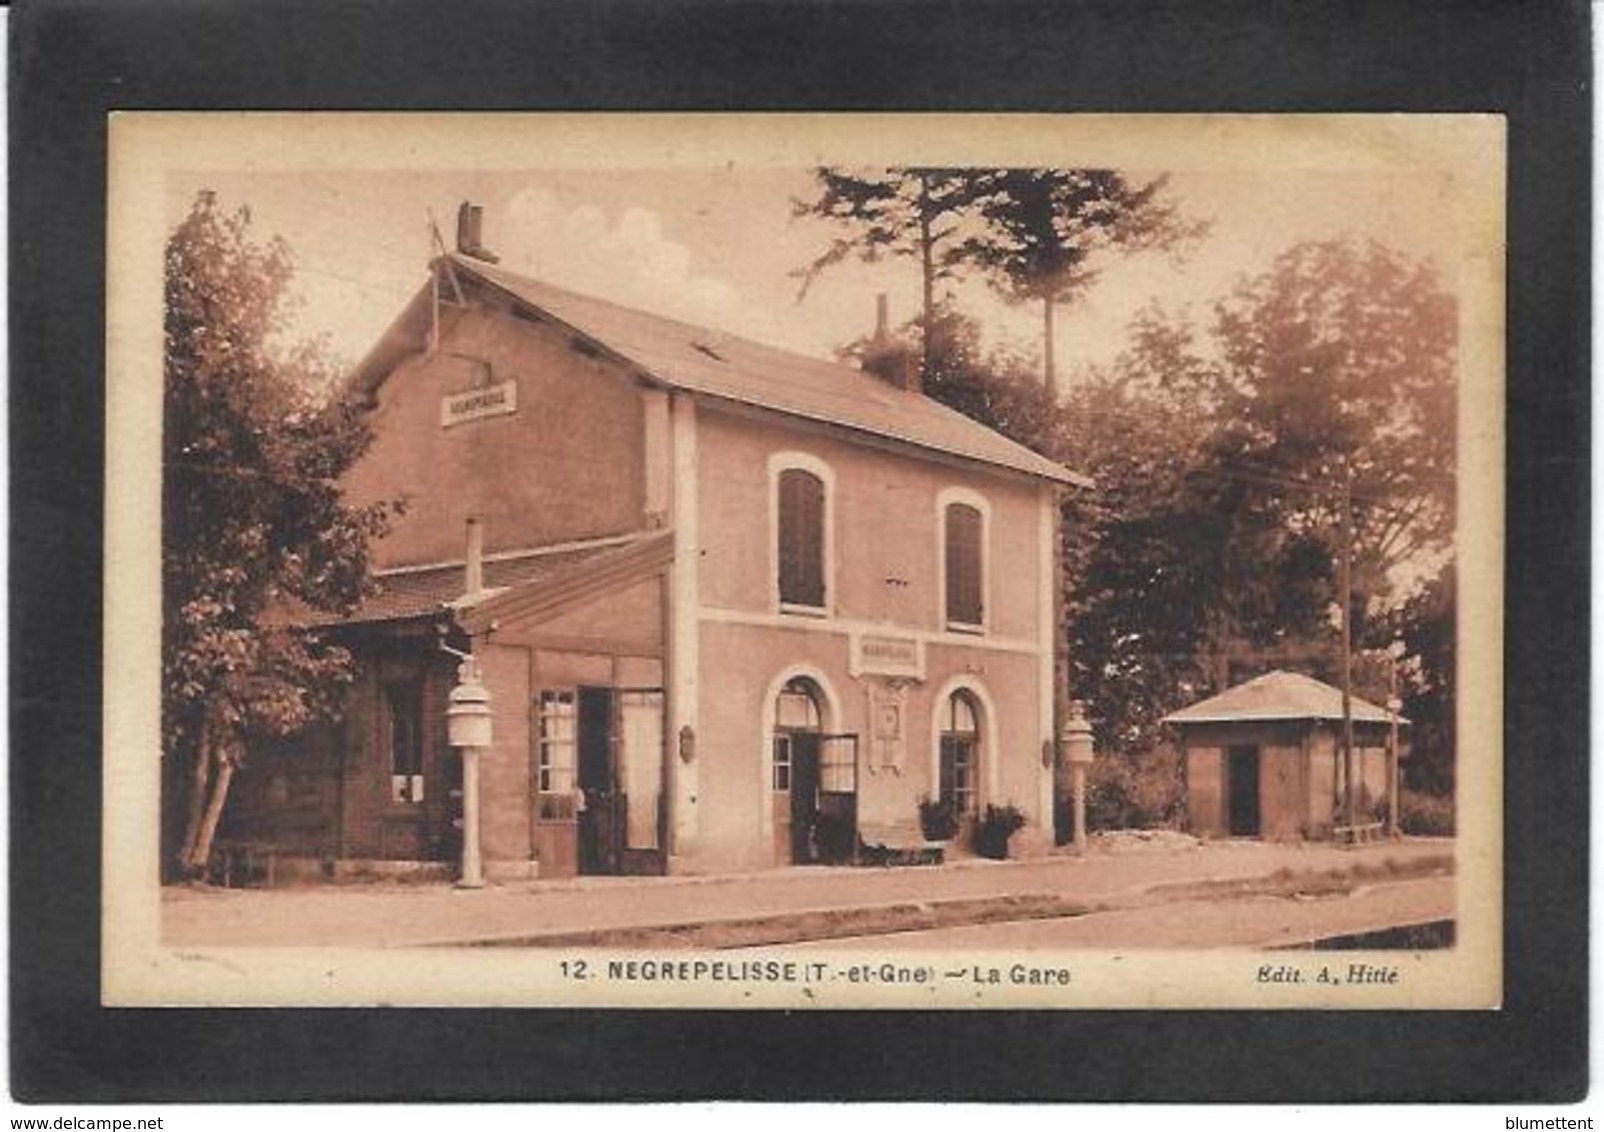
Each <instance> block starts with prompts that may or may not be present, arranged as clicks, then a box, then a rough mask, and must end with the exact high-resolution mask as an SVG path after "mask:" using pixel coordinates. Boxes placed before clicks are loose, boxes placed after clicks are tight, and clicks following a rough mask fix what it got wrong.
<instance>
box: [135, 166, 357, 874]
mask: <svg viewBox="0 0 1604 1132" xmlns="http://www.w3.org/2000/svg"><path fill="white" fill-rule="evenodd" d="M291 277H292V264H291V257H290V253H289V249H288V248H287V247H286V246H285V244H284V243H283V242H282V241H281V240H277V239H275V240H272V241H270V242H268V243H267V244H266V245H265V246H263V245H259V244H257V243H255V242H253V240H252V238H251V233H250V214H249V212H248V210H245V209H240V210H239V211H237V212H234V213H232V214H225V213H224V211H223V210H222V209H221V208H220V207H219V206H218V203H217V200H216V197H215V196H214V194H212V193H210V192H204V193H201V194H200V196H199V197H198V198H197V199H196V201H195V202H194V204H193V206H192V207H191V210H190V212H189V215H188V216H187V217H186V218H185V219H184V221H183V222H182V223H181V224H180V225H179V226H178V227H177V229H175V230H174V232H173V233H172V235H171V236H170V237H169V239H168V242H167V248H166V287H165V301H166V312H165V320H164V330H165V375H164V406H163V407H164V414H165V416H164V429H163V436H162V456H163V475H162V522H163V532H162V613H163V619H162V679H163V694H162V730H163V752H164V756H165V758H166V759H167V760H168V762H169V766H170V767H172V768H175V769H179V770H181V773H180V774H169V775H167V776H165V778H166V784H167V785H169V786H171V787H173V789H171V790H164V800H166V801H167V803H168V806H169V807H170V811H169V812H171V813H177V812H181V813H182V814H183V835H182V838H181V844H179V845H178V846H176V853H174V854H173V857H174V859H172V860H170V861H169V862H168V864H169V865H174V866H176V867H177V869H178V871H180V872H182V873H185V874H189V875H195V874H198V873H201V872H203V871H204V869H205V867H206V863H207V859H208V857H209V856H210V851H211V841H212V838H213V836H214V834H215V832H216V830H217V826H218V822H219V820H220V818H221V816H222V812H223V807H224V804H225V802H226V800H227V797H228V789H229V783H230V780H231V779H232V776H233V774H234V771H235V768H236V767H237V766H238V765H239V764H240V762H241V760H242V759H243V757H244V751H245V743H246V739H247V737H248V735H250V734H251V733H253V732H265V733H268V734H274V735H286V734H290V733H293V732H294V731H296V730H298V729H299V728H301V727H303V726H305V725H306V724H308V723H310V722H313V721H314V720H318V719H327V718H332V717H334V716H335V714H336V713H337V711H338V705H339V698H340V691H341V687H342V684H343V683H344V682H346V681H348V680H349V677H350V663H351V658H350V656H349V654H348V653H347V652H346V651H345V650H344V649H342V648H340V647H339V646H338V645H336V644H334V643H332V642H330V641H328V640H327V639H325V638H324V637H322V636H320V635H318V634H316V633H312V632H306V631H300V630H297V629H294V628H291V627H289V626H287V625H285V624H283V623H281V622H280V621H276V620H275V619H274V618H272V617H271V616H270V615H269V614H270V610H271V609H272V608H273V607H274V606H275V603H286V602H287V603H297V604H299V605H300V606H302V607H304V608H308V609H312V610H323V611H333V612H343V611H346V610H348V609H349V608H350V607H351V606H353V605H354V604H355V603H356V602H357V601H358V600H359V599H360V598H361V596H362V594H363V592H364V587H365V584H366V579H367V543H368V540H369V539H370V538H372V537H376V536H377V535H379V534H381V533H382V532H383V530H384V528H385V525H386V517H387V513H388V508H387V506H386V505H384V504H378V505H374V506H371V507H367V508H360V509H353V508H348V507H346V506H345V505H344V504H343V503H342V502H341V497H340V489H339V483H338V479H339V477H340V475H341V474H342V473H343V472H344V471H345V470H346V468H348V467H349V466H350V465H351V463H352V462H353V461H354V460H355V459H356V458H357V456H358V455H359V454H360V453H361V452H362V450H363V448H364V447H365V445H366V443H367V440H368V433H367V429H366V426H365V425H364V423H363V420H362V418H361V416H360V415H359V413H358V412H357V410H356V409H355V408H354V407H353V406H352V405H349V404H346V403H344V402H342V401H340V400H337V399H331V398H330V397H329V396H328V390H330V389H332V388H333V387H334V381H333V376H334V369H335V367H334V366H333V364H332V363H331V362H330V360H329V358H328V357H327V354H326V351H325V349H324V347H323V346H322V345H321V344H320V343H310V344H304V343H303V344H298V345H291V346H285V345H283V344H282V342H281V339H282V337H283V333H284V331H285V329H286V314H287V309H288V287H289V284H290V281H291ZM180 802H181V803H182V805H181V809H180V808H179V807H180Z"/></svg>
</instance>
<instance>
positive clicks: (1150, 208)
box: [951, 169, 1207, 392]
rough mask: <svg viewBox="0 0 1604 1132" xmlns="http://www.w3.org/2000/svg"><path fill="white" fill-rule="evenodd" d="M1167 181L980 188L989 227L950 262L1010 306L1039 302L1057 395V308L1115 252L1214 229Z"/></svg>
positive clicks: (1045, 178) (1022, 179)
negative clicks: (1188, 209) (986, 279)
mask: <svg viewBox="0 0 1604 1132" xmlns="http://www.w3.org/2000/svg"><path fill="white" fill-rule="evenodd" d="M1166 184H1167V179H1166V178H1164V177H1159V178H1155V179H1154V180H1151V181H1146V182H1134V181H1132V180H1130V179H1129V178H1127V177H1126V175H1125V174H1123V173H1121V172H1119V171H1118V170H1115V169H1004V170H1000V171H998V172H995V173H991V174H988V175H986V176H985V177H984V178H983V179H982V181H981V183H980V184H979V185H978V186H977V193H978V199H979V213H980V216H981V217H982V219H983V220H984V226H983V227H982V228H980V229H979V230H978V231H975V232H973V233H972V234H970V235H968V236H967V237H966V238H965V239H963V240H962V241H961V242H960V243H959V244H957V245H956V246H955V247H954V248H953V249H952V252H951V257H952V258H953V259H954V260H957V261H959V262H964V263H972V264H974V265H976V266H978V267H980V268H982V269H984V270H985V271H986V272H987V273H988V274H990V276H991V277H992V279H993V281H994V282H996V283H997V284H998V285H999V286H1000V288H1001V290H1002V292H1003V295H1004V296H1005V297H1006V298H1008V299H1009V300H1011V301H1013V302H1039V303H1041V305H1042V324H1043V335H1042V352H1043V370H1044V376H1045V383H1046V385H1047V388H1048V389H1049V390H1052V391H1054V392H1056V390H1057V373H1056V370H1055V365H1054V361H1053V355H1054V327H1053V312H1054V308H1055V307H1056V306H1057V304H1059V303H1067V302H1070V301H1071V300H1073V299H1075V298H1076V297H1077V296H1079V295H1080V294H1082V293H1083V292H1084V291H1085V290H1086V289H1087V288H1088V287H1090V286H1091V285H1092V283H1093V282H1094V281H1095V280H1096V278H1097V274H1098V271H1099V266H1098V265H1099V263H1100V261H1101V260H1103V259H1104V258H1106V257H1107V256H1108V255H1109V254H1110V253H1120V254H1129V253H1132V252H1138V251H1146V250H1154V249H1171V250H1173V249H1175V248H1178V247H1179V246H1181V245H1182V244H1183V243H1185V242H1187V241H1190V240H1193V239H1196V238H1198V237H1200V236H1202V235H1203V233H1204V232H1205V231H1206V230H1207V229H1206V226H1205V225H1203V224H1202V223H1200V222H1197V221H1191V220H1186V219H1184V218H1183V217H1182V216H1181V213H1180V211H1179V209H1178V207H1177V206H1176V205H1175V203H1174V202H1173V201H1170V200H1168V199H1166V197H1165V194H1164V189H1165V185H1166Z"/></svg>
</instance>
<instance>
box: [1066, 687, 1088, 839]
mask: <svg viewBox="0 0 1604 1132" xmlns="http://www.w3.org/2000/svg"><path fill="white" fill-rule="evenodd" d="M1060 737H1061V738H1062V739H1063V744H1064V761H1065V762H1066V763H1068V764H1069V776H1070V777H1069V789H1070V797H1071V799H1072V800H1073V802H1074V815H1075V825H1074V834H1075V852H1077V853H1084V852H1086V768H1087V767H1088V766H1090V765H1091V763H1092V725H1091V724H1090V723H1088V722H1087V721H1086V707H1085V705H1084V704H1082V703H1081V702H1080V701H1079V700H1071V701H1070V704H1069V718H1067V719H1065V720H1064V729H1063V732H1062V734H1061V736H1060Z"/></svg>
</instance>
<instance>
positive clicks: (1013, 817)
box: [974, 805, 1025, 861]
mask: <svg viewBox="0 0 1604 1132" xmlns="http://www.w3.org/2000/svg"><path fill="white" fill-rule="evenodd" d="M1024 825H1025V815H1024V814H1022V813H1020V812H1019V809H1018V808H1017V807H1015V806H1011V805H1006V806H991V805H988V806H987V807H986V812H985V814H984V815H982V817H981V819H980V820H979V821H978V822H976V823H975V839H974V845H975V852H976V853H978V854H979V855H980V856H982V857H990V858H991V859H992V860H994V861H1002V860H1006V859H1007V857H1008V839H1009V838H1011V837H1012V836H1013V835H1014V834H1015V833H1017V832H1019V830H1021V829H1023V828H1024Z"/></svg>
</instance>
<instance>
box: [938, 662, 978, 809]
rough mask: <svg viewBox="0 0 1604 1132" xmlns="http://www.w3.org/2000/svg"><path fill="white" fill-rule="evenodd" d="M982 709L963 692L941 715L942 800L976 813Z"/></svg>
mask: <svg viewBox="0 0 1604 1132" xmlns="http://www.w3.org/2000/svg"><path fill="white" fill-rule="evenodd" d="M979 785H980V709H979V708H978V707H977V706H976V704H975V701H974V698H973V697H972V696H971V695H970V694H969V693H968V692H965V691H962V690H959V691H956V692H954V693H953V694H952V695H951V696H949V697H948V698H947V702H946V704H945V706H944V707H943V709H942V713H941V800H942V801H943V802H945V803H947V804H948V805H950V806H952V808H953V809H954V810H956V811H957V812H958V813H960V814H972V813H974V812H975V811H976V809H977V807H978V804H979V800H980V789H979Z"/></svg>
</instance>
